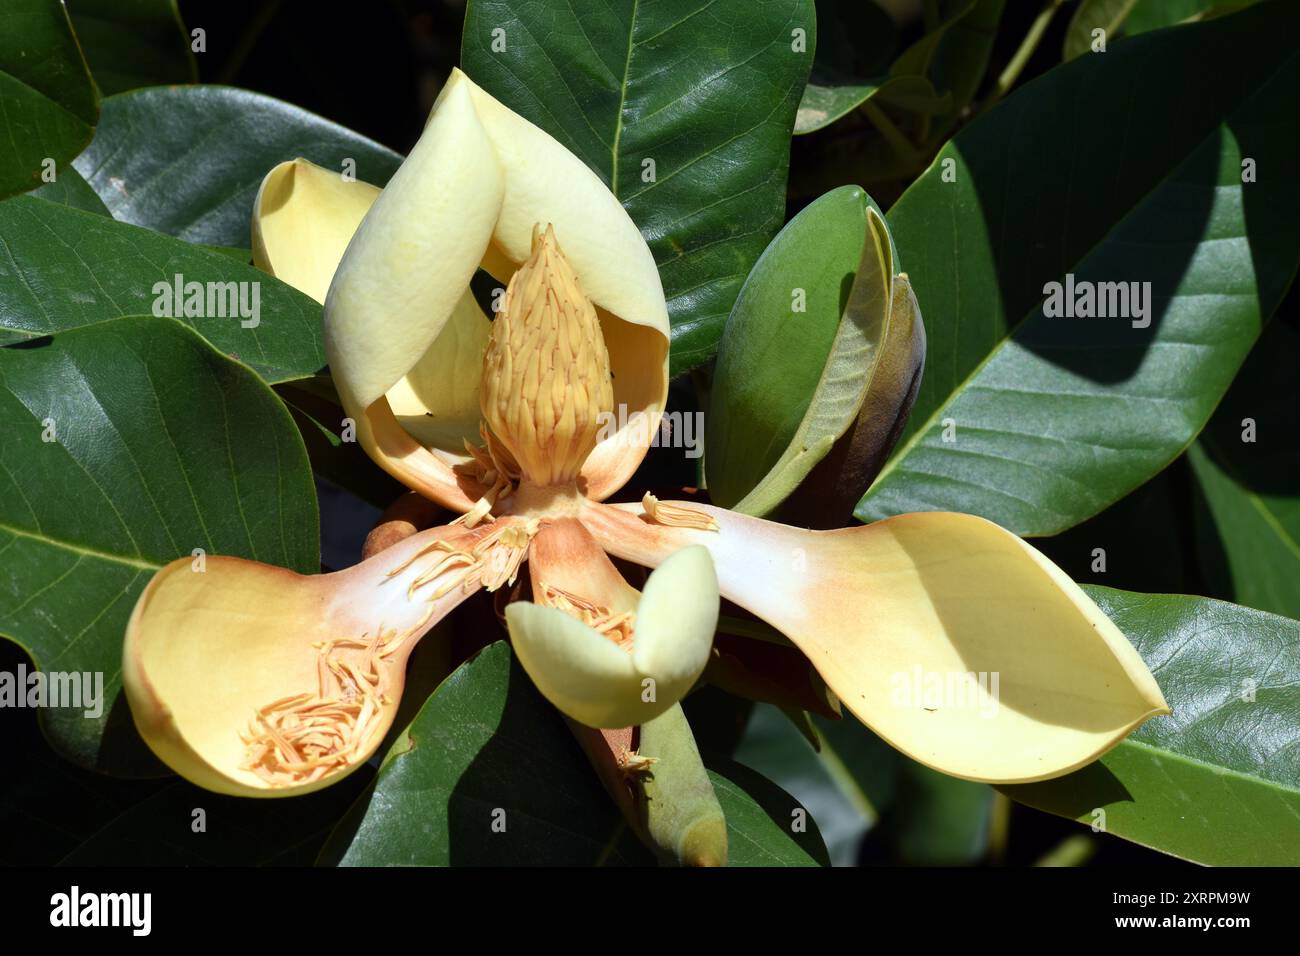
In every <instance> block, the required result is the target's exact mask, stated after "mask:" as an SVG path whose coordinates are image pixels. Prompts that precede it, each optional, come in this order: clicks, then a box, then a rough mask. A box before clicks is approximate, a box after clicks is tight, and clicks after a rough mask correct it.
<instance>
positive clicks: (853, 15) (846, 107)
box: [794, 0, 898, 136]
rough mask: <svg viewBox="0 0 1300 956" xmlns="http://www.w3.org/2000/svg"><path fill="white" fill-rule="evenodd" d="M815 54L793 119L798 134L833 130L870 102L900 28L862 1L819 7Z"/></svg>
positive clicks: (838, 0) (826, 0) (828, 1)
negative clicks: (832, 126) (844, 119)
mask: <svg viewBox="0 0 1300 956" xmlns="http://www.w3.org/2000/svg"><path fill="white" fill-rule="evenodd" d="M817 27H818V37H817V53H816V56H815V57H814V58H813V68H812V75H811V76H809V78H808V85H807V86H806V87H804V91H803V97H802V98H801V99H800V100H799V110H798V112H797V113H796V115H795V122H794V132H795V135H796V136H797V135H800V134H802V133H811V132H814V131H816V130H819V129H822V128H824V127H826V126H829V125H830V124H831V123H833V122H835V121H836V120H837V119H839V118H840V117H842V116H845V115H847V114H848V113H850V112H852V111H853V110H854V109H856V108H857V107H858V106H859V105H861V104H862V103H863V102H865V101H866V100H867V99H869V98H870V97H871V96H872V95H873V94H874V93H875V92H876V91H877V90H878V89H879V88H880V85H881V82H882V81H883V80H884V79H885V71H886V69H887V68H888V65H889V58H890V54H891V52H892V51H893V48H894V46H895V44H896V43H897V39H898V37H897V29H896V28H895V27H894V21H893V20H892V19H890V16H889V14H887V13H886V12H885V11H884V10H883V9H882V8H881V7H879V6H877V5H876V4H874V3H862V2H859V0H822V2H821V3H819V4H817Z"/></svg>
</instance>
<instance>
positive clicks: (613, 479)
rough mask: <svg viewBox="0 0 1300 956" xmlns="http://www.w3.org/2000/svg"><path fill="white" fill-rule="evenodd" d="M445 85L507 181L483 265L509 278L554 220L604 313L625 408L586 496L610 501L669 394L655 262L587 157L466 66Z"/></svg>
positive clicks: (589, 467)
mask: <svg viewBox="0 0 1300 956" xmlns="http://www.w3.org/2000/svg"><path fill="white" fill-rule="evenodd" d="M447 85H448V87H453V86H462V87H464V88H466V89H468V90H469V91H470V93H471V95H472V97H473V100H474V106H475V108H476V109H477V111H478V115H479V117H480V119H481V120H482V122H483V127H484V129H486V130H487V133H488V136H489V137H490V138H491V140H492V145H493V147H494V149H495V151H496V155H497V157H498V159H499V161H500V163H501V168H502V170H503V171H504V175H505V184H506V188H505V198H504V201H503V203H502V207H501V215H500V218H499V220H498V221H497V224H496V229H495V231H494V232H493V236H492V239H493V241H492V247H491V249H490V250H489V253H488V255H487V256H485V258H484V260H483V267H484V268H485V269H487V270H489V271H490V272H492V274H493V275H495V276H496V278H498V279H499V280H501V281H502V282H505V281H506V280H507V279H509V278H510V276H509V274H507V273H508V272H512V271H513V270H514V269H515V268H517V267H518V266H519V265H520V264H521V263H522V262H523V261H524V260H526V259H527V258H528V255H529V253H530V251H531V243H532V231H533V226H534V224H536V223H542V224H547V223H549V224H551V225H552V226H554V228H555V232H556V235H557V236H558V237H559V241H560V245H561V246H562V247H563V249H564V254H565V257H566V258H567V259H568V261H569V264H570V265H571V266H573V269H574V271H575V272H576V273H577V275H578V281H579V282H580V283H581V284H582V288H583V291H584V292H586V294H587V296H588V297H589V298H590V299H591V301H592V302H593V303H594V304H595V305H596V307H597V313H598V314H599V316H600V320H601V327H602V329H603V331H604V333H605V345H606V347H607V348H608V350H609V358H610V368H611V371H612V372H613V373H614V406H615V409H616V410H621V411H617V412H616V419H615V421H614V422H613V423H612V424H613V425H614V426H615V427H611V428H610V429H609V430H608V433H607V437H605V439H604V440H603V441H602V442H601V443H600V444H599V445H598V446H597V447H596V450H595V451H594V452H592V454H591V456H590V457H589V458H588V459H587V464H586V466H585V467H584V469H583V475H584V476H585V477H586V478H587V494H588V495H589V496H590V497H593V498H596V499H602V498H605V497H606V496H608V495H610V494H612V493H613V492H614V491H616V490H618V489H619V488H620V487H622V486H623V484H624V482H626V481H627V479H628V478H629V477H631V475H632V472H634V471H635V470H636V468H637V465H639V464H640V463H641V459H642V458H643V457H644V456H645V451H646V448H648V447H649V443H650V441H651V439H652V438H653V437H654V435H655V434H656V433H657V431H658V428H659V418H660V416H661V415H662V414H663V409H664V403H665V401H666V400H667V396H668V341H669V325H668V307H667V304H666V303H665V302H664V291H663V285H662V284H661V283H660V281H659V270H658V268H657V267H656V265H655V261H654V256H653V255H652V254H651V252H650V248H649V247H648V246H647V245H646V243H645V239H644V238H643V237H642V235H641V231H640V230H639V229H638V228H637V226H636V223H634V222H633V221H632V218H631V217H630V216H629V215H628V214H627V211H626V210H625V209H624V208H623V205H622V203H620V202H619V201H618V199H617V198H616V197H615V196H614V194H613V193H611V192H610V190H609V187H608V186H606V185H605V183H604V181H603V180H601V178H600V177H599V176H597V175H596V174H595V173H594V172H592V171H591V169H590V168H589V167H588V166H587V165H586V164H585V163H584V162H583V161H582V160H581V159H579V158H578V157H577V156H575V155H573V153H571V152H569V151H568V150H567V149H566V148H565V147H564V146H562V145H561V144H560V143H559V142H557V141H556V140H555V139H554V138H553V137H552V136H551V135H550V134H549V133H547V132H545V131H544V130H542V129H541V128H539V127H537V126H534V125H533V124H532V123H530V122H528V120H526V119H524V118H523V117H522V116H520V115H518V114H517V113H515V112H513V111H512V110H510V109H509V108H508V107H506V106H505V105H504V104H502V103H500V102H499V101H497V100H496V99H494V98H493V97H492V96H491V95H490V94H488V93H487V92H486V91H484V90H483V89H481V88H480V87H478V86H477V85H475V84H474V83H473V82H472V81H471V80H470V79H469V78H468V77H466V76H465V74H463V73H462V72H461V71H460V70H453V71H452V75H451V78H450V79H449V80H448V81H447Z"/></svg>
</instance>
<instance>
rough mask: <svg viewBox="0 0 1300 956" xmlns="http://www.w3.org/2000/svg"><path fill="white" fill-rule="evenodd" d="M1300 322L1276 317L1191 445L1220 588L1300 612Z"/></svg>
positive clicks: (1207, 559)
mask: <svg viewBox="0 0 1300 956" xmlns="http://www.w3.org/2000/svg"><path fill="white" fill-rule="evenodd" d="M1297 368H1300V331H1297V330H1296V329H1294V328H1291V327H1290V326H1287V325H1284V324H1283V323H1281V322H1280V321H1275V322H1273V324H1272V325H1270V326H1269V328H1268V329H1267V330H1266V331H1265V332H1264V335H1263V336H1262V337H1261V338H1260V340H1259V344H1258V345H1256V346H1255V350H1254V351H1253V352H1252V353H1251V354H1250V358H1248V359H1247V360H1246V364H1245V365H1244V366H1243V367H1242V370H1241V375H1240V376H1239V377H1238V378H1237V381H1236V382H1235V383H1234V384H1233V386H1232V388H1231V389H1230V390H1229V392H1228V394H1227V396H1226V397H1225V398H1224V400H1223V404H1222V405H1220V406H1219V409H1218V411H1217V412H1215V415H1214V418H1213V419H1211V421H1210V424H1209V425H1208V426H1207V427H1206V429H1205V431H1204V432H1202V433H1201V437H1200V438H1199V439H1198V440H1197V442H1196V444H1194V445H1193V446H1192V447H1191V448H1190V449H1189V450H1188V459H1189V460H1190V461H1191V464H1192V469H1193V470H1194V471H1195V473H1196V479H1197V481H1198V482H1199V485H1200V491H1201V494H1202V495H1204V498H1205V504H1206V509H1207V510H1206V511H1205V512H1203V513H1202V514H1200V515H1199V516H1198V518H1199V520H1198V529H1197V536H1198V538H1199V539H1200V540H1199V542H1198V544H1199V550H1200V552H1201V555H1202V559H1203V562H1204V564H1205V570H1206V573H1207V576H1208V577H1209V578H1210V579H1211V581H1212V582H1213V583H1214V585H1215V586H1216V589H1217V593H1218V595H1219V596H1220V597H1226V598H1230V599H1231V600H1233V601H1236V602H1237V603H1239V604H1247V605H1249V606H1250V607H1255V608H1259V609H1260V610H1264V611H1272V612H1274V613H1275V614H1285V615H1286V616H1287V617H1292V618H1300V439H1298V438H1297V426H1296V421H1295V402H1296V395H1297V390H1296V381H1297V371H1296V369H1297Z"/></svg>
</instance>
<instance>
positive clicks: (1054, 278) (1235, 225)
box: [856, 4, 1300, 535]
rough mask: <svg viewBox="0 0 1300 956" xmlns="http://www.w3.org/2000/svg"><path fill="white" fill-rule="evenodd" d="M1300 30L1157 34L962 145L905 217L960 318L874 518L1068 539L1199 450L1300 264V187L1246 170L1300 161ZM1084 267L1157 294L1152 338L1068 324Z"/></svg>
mask: <svg viewBox="0 0 1300 956" xmlns="http://www.w3.org/2000/svg"><path fill="white" fill-rule="evenodd" d="M1297 29H1300V7H1297V6H1294V5H1291V4H1264V5H1261V6H1258V7H1253V8H1251V9H1250V10H1248V11H1246V12H1244V13H1240V14H1236V15H1234V16H1231V17H1224V18H1222V19H1218V20H1213V21H1210V22H1207V23H1204V24H1195V25H1192V26H1188V27H1184V28H1180V29H1178V30H1170V31H1164V32H1161V33H1154V34H1150V35H1147V36H1143V37H1138V38H1134V39H1133V40H1131V41H1128V42H1125V43H1122V44H1118V45H1116V46H1115V47H1114V48H1113V49H1112V50H1110V51H1109V52H1108V53H1107V54H1106V55H1105V56H1104V57H1083V58H1081V59H1079V60H1076V61H1074V62H1072V63H1068V64H1065V65H1064V66H1062V67H1060V68H1058V69H1055V70H1052V71H1051V72H1049V73H1048V74H1046V75H1045V76H1043V77H1041V78H1039V79H1038V80H1036V81H1034V82H1032V83H1030V84H1028V85H1027V86H1025V87H1024V88H1022V89H1020V90H1019V91H1017V92H1016V93H1015V94H1014V95H1013V96H1011V97H1010V98H1008V99H1007V100H1006V101H1005V102H1003V103H1001V104H1000V105H999V106H998V107H997V108H996V109H994V110H992V111H991V112H989V113H988V114H986V115H985V116H983V117H982V118H981V119H979V120H978V121H976V122H975V123H973V124H971V125H970V126H969V127H967V128H966V129H964V130H963V131H962V132H961V133H960V134H958V135H957V137H956V138H955V139H954V140H953V141H952V142H950V143H949V144H948V146H946V147H945V148H944V149H943V151H942V152H941V153H940V155H939V158H938V160H937V161H936V163H935V164H934V165H933V166H932V167H931V168H930V170H929V171H928V172H927V173H926V174H925V175H924V176H922V177H921V179H919V180H918V181H917V182H916V183H915V184H914V185H913V186H912V187H911V188H910V189H909V190H908V191H907V193H905V194H904V195H903V197H902V198H901V199H900V200H899V201H898V203H897V204H896V205H895V206H894V208H893V209H891V211H890V215H889V222H890V227H891V229H892V231H893V234H894V239H895V241H896V243H897V245H898V249H899V252H900V254H901V256H902V258H903V261H905V262H906V263H907V266H908V271H909V275H910V276H911V278H912V282H913V285H914V286H915V289H916V295H917V299H918V300H919V301H920V303H921V308H922V310H923V311H924V313H925V314H926V315H928V316H931V317H935V316H937V317H939V319H941V320H942V321H943V323H944V324H943V325H940V326H939V327H937V328H936V327H935V326H934V323H933V322H931V323H930V324H929V325H930V327H929V329H928V332H929V337H928V356H927V362H926V370H925V376H924V379H923V382H922V384H921V389H920V393H919V395H918V396H917V400H916V405H915V408H914V409H913V413H912V419H911V422H910V423H909V426H908V432H907V433H905V435H904V443H903V444H902V446H901V447H900V449H899V451H898V452H897V453H896V454H895V456H894V458H893V459H892V460H891V461H890V463H889V464H887V465H886V467H885V469H884V471H882V472H881V474H880V477H879V478H878V479H877V482H876V484H875V485H874V486H873V487H872V488H871V489H870V490H869V491H868V493H867V495H866V496H865V497H864V498H863V499H862V501H861V502H860V504H859V507H858V509H857V512H856V513H857V515H858V516H859V517H860V518H862V519H863V520H867V521H870V520H875V519H877V518H883V517H887V516H889V515H894V514H899V513H903V512H910V511H933V510H951V511H964V512H969V513H973V514H979V515H983V516H984V517H986V518H990V519H992V520H993V521H996V522H998V523H999V524H1001V525H1003V526H1004V527H1007V528H1009V529H1011V530H1013V531H1016V532H1018V533H1021V534H1027V535H1043V534H1053V533H1056V532H1059V531H1062V530H1064V529H1066V528H1069V527H1071V526H1072V525H1074V524H1077V523H1078V522H1080V521H1082V520H1084V519H1086V518H1088V517H1090V516H1091V515H1094V514H1096V513H1098V512H1099V511H1101V510H1102V509H1103V508H1105V507H1106V506H1107V505H1108V504H1110V503H1111V502H1113V501H1115V500H1117V499H1119V498H1121V497H1123V496H1124V495H1125V494H1127V493H1128V492H1130V491H1132V490H1133V489H1134V488H1136V487H1137V486H1139V485H1140V484H1142V483H1143V482H1144V481H1146V480H1147V479H1148V478H1150V477H1151V476H1152V475H1153V474H1155V473H1156V472H1158V471H1160V470H1161V469H1162V468H1164V467H1165V466H1166V465H1168V464H1169V463H1170V462H1171V461H1172V460H1173V459H1174V458H1176V457H1177V456H1178V455H1179V454H1180V453H1181V452H1182V450H1183V449H1184V448H1185V447H1186V446H1187V444H1188V443H1189V442H1190V441H1191V440H1192V439H1193V438H1194V437H1195V436H1196V434H1197V432H1198V431H1199V430H1200V428H1201V427H1202V425H1203V424H1204V423H1205V421H1206V420H1207V419H1208V418H1209V416H1210V413H1211V412H1212V411H1213V409H1214V406H1215V404H1216V403H1217V401H1218V399H1219V397H1220V396H1221V395H1222V394H1223V392H1224V391H1225V390H1226V388H1227V386H1228V385H1229V383H1230V382H1231V381H1232V378H1233V376H1234V375H1235V373H1236V371H1237V369H1238V367H1239V366H1240V363H1241V361H1242V360H1243V358H1244V357H1245V355H1246V353H1247V352H1248V351H1249V348H1250V346H1251V344H1252V343H1253V341H1254V339H1255V337H1256V336H1257V335H1258V334H1259V330H1260V328H1261V325H1262V323H1263V322H1264V321H1265V320H1266V319H1267V317H1268V316H1269V315H1270V314H1271V313H1272V311H1273V309H1274V308H1275V307H1276V305H1277V303H1278V301H1279V299H1280V298H1281V295H1282V293H1283V291H1284V290H1285V289H1286V287H1287V284H1288V283H1289V282H1290V280H1291V277H1292V275H1293V274H1294V272H1295V269H1296V264H1297V260H1298V259H1300V233H1297V231H1296V230H1295V228H1294V223H1295V221H1296V219H1297V218H1298V217H1300V191H1297V190H1296V189H1295V187H1294V183H1293V182H1292V181H1291V179H1290V177H1289V176H1286V175H1283V174H1281V173H1280V172H1279V173H1278V174H1277V175H1272V176H1265V175H1259V176H1258V177H1257V178H1258V181H1255V182H1248V183H1243V182H1242V172H1243V170H1242V161H1243V158H1251V159H1253V160H1255V161H1256V162H1257V163H1258V164H1259V166H1260V168H1261V169H1274V170H1286V169H1291V168H1293V167H1294V166H1296V165H1297V164H1300V114H1297V113H1296V112H1295V111H1291V112H1289V113H1288V112H1286V111H1283V113H1282V114H1281V115H1280V116H1279V114H1278V112H1277V103H1279V102H1289V101H1290V100H1292V99H1294V98H1295V97H1296V96H1297V94H1298V93H1300V53H1298V52H1297V51H1296V49H1295V47H1294V45H1293V44H1291V43H1290V42H1289V41H1288V40H1286V39H1285V38H1286V37H1289V36H1291V35H1293V34H1294V32H1295V31H1296V30H1297ZM1212 61H1213V62H1217V63H1219V64H1221V67H1222V68H1221V69H1216V70H1206V69H1205V68H1204V64H1205V63H1207V62H1212ZM1152 75H1160V76H1178V77H1180V81H1179V82H1178V83H1177V84H1155V85H1153V84H1151V83H1149V82H1148V81H1147V78H1148V77H1150V76H1152ZM1139 91H1140V94H1139ZM1191 104H1194V107H1195V108H1194V109H1193V108H1192V106H1191ZM1101 131H1107V133H1108V134H1109V135H1101ZM1111 131H1114V132H1113V133H1112V132H1111ZM949 173H951V174H953V175H955V181H945V178H947V179H952V178H953V175H949ZM1069 275H1074V276H1075V277H1076V279H1077V280H1079V281H1088V282H1097V283H1100V282H1131V281H1137V282H1150V283H1151V287H1150V289H1151V296H1150V297H1149V299H1148V307H1149V310H1148V313H1147V319H1148V320H1149V323H1150V324H1149V327H1145V328H1134V327H1133V326H1132V323H1131V321H1130V320H1129V319H1128V318H1122V317H1121V318H1048V317H1046V316H1045V315H1044V309H1043V299H1044V296H1045V295H1047V293H1048V291H1049V289H1048V286H1047V284H1048V283H1051V282H1065V281H1066V277H1067V276H1069ZM1140 288H1141V286H1139V289H1140Z"/></svg>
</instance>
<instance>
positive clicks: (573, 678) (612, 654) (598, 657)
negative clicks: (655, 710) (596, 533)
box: [506, 601, 652, 727]
mask: <svg viewBox="0 0 1300 956" xmlns="http://www.w3.org/2000/svg"><path fill="white" fill-rule="evenodd" d="M506 625H507V626H508V627H509V629H510V639H511V641H512V642H513V644H514V648H515V654H516V656H517V657H518V658H519V663H520V664H521V665H523V668H524V670H525V671H527V672H528V676H529V677H531V678H532V679H533V683H534V684H536V685H537V689H538V690H540V691H541V692H542V695H543V696H544V697H545V698H546V699H547V700H549V701H550V702H551V703H552V704H554V705H555V706H556V707H558V708H559V709H560V710H562V711H563V712H564V713H566V714H568V715H569V716H570V717H572V718H573V719H574V720H576V721H578V722H579V723H583V724H586V725H587V726H589V727H629V726H634V725H636V724H639V723H640V722H641V721H642V720H643V719H648V717H649V716H652V715H647V714H646V705H645V704H644V703H642V701H641V676H640V675H639V674H638V673H637V671H636V667H635V666H634V665H633V663H632V657H631V655H629V654H628V653H627V652H626V651H624V650H622V649H620V648H619V647H618V646H617V645H615V644H614V643H613V642H612V641H610V640H609V639H608V638H606V637H603V636H601V635H600V634H599V633H598V632H597V631H595V630H594V629H592V628H590V627H588V626H587V625H586V624H583V623H582V622H581V621H579V620H577V619H576V618H574V617H570V616H569V615H568V614H566V613H565V612H564V611H559V610H556V609H555V608H553V607H544V606H542V605H540V604H533V603H531V602H528V601H516V602H514V603H513V604H511V605H509V606H508V607H507V608H506Z"/></svg>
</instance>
